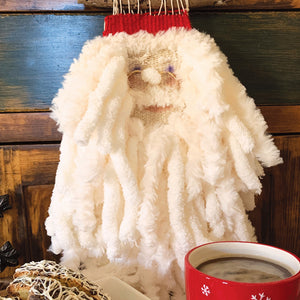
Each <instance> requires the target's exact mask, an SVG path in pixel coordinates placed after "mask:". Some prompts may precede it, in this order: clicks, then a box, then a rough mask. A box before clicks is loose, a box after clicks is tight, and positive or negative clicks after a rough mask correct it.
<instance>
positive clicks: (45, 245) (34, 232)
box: [24, 185, 59, 262]
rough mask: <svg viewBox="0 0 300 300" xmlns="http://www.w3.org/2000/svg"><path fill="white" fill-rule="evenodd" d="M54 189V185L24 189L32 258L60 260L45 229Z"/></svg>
mask: <svg viewBox="0 0 300 300" xmlns="http://www.w3.org/2000/svg"><path fill="white" fill-rule="evenodd" d="M52 190H53V185H35V186H28V187H26V188H25V190H24V196H25V199H26V208H25V209H26V216H27V226H28V227H27V230H28V235H29V239H28V243H29V248H30V255H31V258H30V259H31V260H36V261H38V260H42V259H49V260H55V261H57V262H58V261H59V256H58V255H54V254H53V253H52V252H50V251H49V247H50V243H51V241H50V237H49V236H48V235H47V232H46V230H45V220H46V218H47V217H48V207H49V205H50V199H51V195H52Z"/></svg>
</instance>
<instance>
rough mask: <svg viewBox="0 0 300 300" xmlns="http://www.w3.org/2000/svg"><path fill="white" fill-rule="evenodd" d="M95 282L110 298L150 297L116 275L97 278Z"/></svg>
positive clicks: (137, 298) (126, 299)
mask: <svg viewBox="0 0 300 300" xmlns="http://www.w3.org/2000/svg"><path fill="white" fill-rule="evenodd" d="M96 283H98V284H99V285H100V286H101V287H102V288H103V290H104V292H105V293H107V294H108V295H109V296H110V297H111V299H112V300H150V298H148V297H146V296H145V295H143V294H142V293H140V292H139V291H137V290H136V289H134V288H133V287H132V286H130V285H129V284H127V283H125V282H124V281H122V280H120V279H118V278H116V277H109V278H104V279H101V280H97V281H96Z"/></svg>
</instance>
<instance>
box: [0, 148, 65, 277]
mask: <svg viewBox="0 0 300 300" xmlns="http://www.w3.org/2000/svg"><path fill="white" fill-rule="evenodd" d="M58 148H59V145H51V144H49V145H48V144H47V145H13V146H1V147H0V192H1V194H9V195H10V199H11V201H10V203H11V204H12V209H10V210H7V211H6V212H5V216H4V218H0V243H1V244H3V243H4V242H6V241H7V240H9V241H10V242H11V243H12V245H13V246H14V248H16V250H17V251H18V253H19V254H20V258H19V263H20V264H23V263H24V262H28V261H30V260H31V259H32V257H33V256H32V251H31V250H32V249H31V248H30V245H31V244H32V243H31V238H32V236H31V234H32V232H31V231H29V230H28V228H31V227H32V225H33V226H35V223H36V222H37V221H38V220H35V223H33V224H31V222H32V217H31V216H28V213H27V211H26V209H27V210H28V209H29V210H30V208H29V207H30V206H31V205H32V203H35V202H34V200H33V198H32V197H34V196H32V195H33V193H32V191H31V189H30V188H29V187H30V186H39V185H41V186H42V187H41V194H40V196H41V200H42V199H43V198H42V197H45V198H46V199H48V198H49V197H48V198H47V195H49V189H50V188H47V189H46V190H45V189H44V187H43V186H44V185H53V184H54V180H55V174H56V168H57V164H58V160H59V150H58ZM35 194H36V193H35ZM45 195H46V196H45ZM34 199H35V198H34ZM28 201H29V204H28ZM45 201H48V203H49V199H48V200H45ZM45 205H47V204H45ZM35 208H36V207H35ZM40 210H41V211H38V212H36V213H37V214H41V216H43V217H44V216H45V214H46V211H45V207H43V206H41V208H40ZM31 213H32V212H31ZM34 228H36V227H34ZM43 234H44V233H43ZM34 238H35V237H34ZM44 241H45V240H43V242H42V243H44ZM43 245H44V244H43ZM43 245H40V246H39V245H37V246H39V247H43ZM44 247H46V244H45V245H44ZM44 250H45V249H44ZM13 272H14V268H12V267H10V268H6V269H5V270H4V272H2V273H0V278H5V277H9V276H11V275H12V274H13Z"/></svg>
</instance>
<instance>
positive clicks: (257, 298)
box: [250, 293, 272, 300]
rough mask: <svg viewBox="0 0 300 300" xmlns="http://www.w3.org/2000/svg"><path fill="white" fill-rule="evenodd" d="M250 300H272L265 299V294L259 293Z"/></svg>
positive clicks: (269, 298) (270, 299) (269, 299)
mask: <svg viewBox="0 0 300 300" xmlns="http://www.w3.org/2000/svg"><path fill="white" fill-rule="evenodd" d="M250 300H272V298H271V297H267V296H266V295H265V293H259V294H258V295H252V296H251V299H250Z"/></svg>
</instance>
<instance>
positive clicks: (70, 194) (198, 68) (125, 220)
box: [46, 29, 281, 299]
mask: <svg viewBox="0 0 300 300" xmlns="http://www.w3.org/2000/svg"><path fill="white" fill-rule="evenodd" d="M53 116H54V118H55V119H56V120H57V121H58V123H59V128H60V130H61V131H62V132H63V140H62V145H61V153H62V154H61V161H60V165H59V168H58V173H57V182H56V186H55V189H54V192H53V197H52V202H51V206H50V209H49V218H48V219H47V222H46V226H47V230H48V234H49V235H50V236H51V237H52V249H53V250H54V252H56V253H58V252H60V251H63V252H64V260H65V261H69V262H71V263H72V264H73V265H72V264H71V263H69V264H70V265H71V266H73V267H74V266H75V267H76V266H78V264H79V262H80V261H86V260H87V257H94V258H99V259H100V258H102V257H105V258H108V261H109V262H111V263H116V262H118V263H119V266H118V268H119V269H122V270H125V271H124V272H123V273H122V274H125V273H126V274H138V273H139V272H143V274H144V275H143V276H141V277H139V276H137V278H138V279H137V280H138V281H139V282H136V283H137V285H138V286H143V288H144V290H145V291H146V292H147V293H148V295H149V296H150V298H151V299H156V298H155V297H156V296H157V294H156V292H153V291H157V290H159V289H156V288H154V289H152V287H153V286H160V287H162V286H164V287H163V288H162V289H161V290H162V291H167V290H168V288H170V287H173V288H174V289H176V288H177V287H181V288H182V290H183V285H184V284H183V262H184V259H183V258H184V255H185V254H186V253H187V251H188V250H189V249H191V248H193V247H194V246H196V245H199V244H201V243H205V242H209V241H216V240H255V236H254V230H253V228H252V226H251V224H250V222H249V220H248V217H247V214H246V210H249V209H253V208H254V195H255V194H256V193H259V192H260V190H261V183H260V180H259V178H260V176H262V175H263V168H262V165H263V166H271V165H275V164H277V163H280V162H281V159H280V157H279V152H278V150H277V148H276V147H275V146H274V144H273V142H272V140H271V138H270V137H269V136H267V135H265V130H266V126H265V121H264V119H263V117H262V115H261V114H260V112H259V110H257V109H256V107H255V104H254V102H253V100H252V99H251V98H249V97H248V96H247V94H246V92H245V88H244V87H243V86H242V85H241V84H240V83H239V81H238V79H237V78H236V77H234V75H233V73H232V71H231V70H230V68H229V67H228V65H227V61H226V57H225V56H224V55H223V54H222V53H221V52H220V50H219V48H218V47H217V46H216V45H215V43H214V41H213V40H212V39H211V38H210V37H209V36H207V35H205V34H202V33H199V32H198V31H196V30H185V29H169V30H167V31H165V32H160V33H158V34H156V35H153V34H149V33H146V32H144V31H141V32H138V33H136V34H132V35H129V34H126V33H119V34H115V35H112V36H107V37H104V38H102V37H98V38H96V39H95V40H93V41H91V42H89V43H87V44H86V45H85V47H84V48H83V51H82V54H81V55H80V57H79V59H78V60H77V61H75V62H74V64H73V65H72V66H71V69H70V72H69V74H68V75H67V76H66V80H65V82H64V85H63V88H62V89H61V90H60V91H59V93H58V95H57V97H56V98H55V99H54V100H53ZM62 228H63V230H62ZM98 262H99V261H98ZM122 264H123V265H122ZM120 265H121V266H120ZM130 267H133V268H134V270H135V271H134V272H133V271H132V269H130ZM126 268H129V269H128V270H127V269H126ZM127 271H128V272H127ZM132 272H133V273H132ZM135 272H136V273H135ZM147 272H148V273H147ZM119 273H120V272H119V270H118V274H119ZM145 274H147V276H146V275H145ZM128 276H129V275H128ZM162 278H163V279H162ZM143 280H144V281H143ZM147 280H150V281H147ZM151 293H152V294H151ZM153 293H154V294H153ZM167 298H168V297H166V298H165V299H167ZM160 299H164V298H160Z"/></svg>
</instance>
